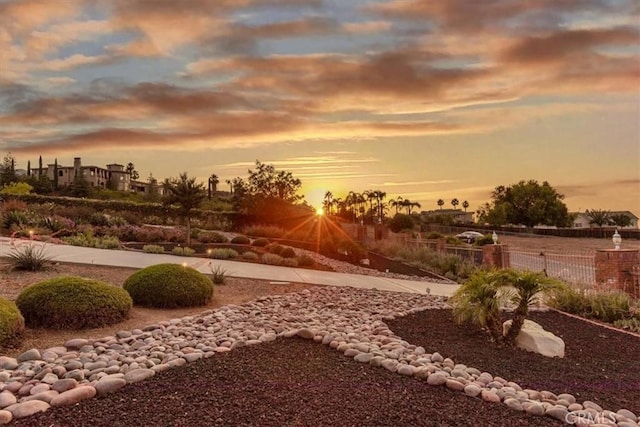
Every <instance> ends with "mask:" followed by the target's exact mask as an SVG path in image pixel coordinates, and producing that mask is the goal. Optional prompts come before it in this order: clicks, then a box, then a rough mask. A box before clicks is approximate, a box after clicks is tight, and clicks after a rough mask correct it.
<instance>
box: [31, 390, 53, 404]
mask: <svg viewBox="0 0 640 427" xmlns="http://www.w3.org/2000/svg"><path fill="white" fill-rule="evenodd" d="M59 394H60V393H58V392H57V391H55V390H48V391H43V392H42V393H38V394H32V395H31V396H27V397H25V398H24V399H22V401H23V402H26V401H28V400H42V401H43V402H47V403H49V404H50V403H51V400H52V399H53V398H54V397H56V396H58V395H59Z"/></svg>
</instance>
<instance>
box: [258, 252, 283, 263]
mask: <svg viewBox="0 0 640 427" xmlns="http://www.w3.org/2000/svg"><path fill="white" fill-rule="evenodd" d="M283 261H284V258H282V257H281V256H280V255H276V254H271V253H267V254H264V255H262V262H264V263H265V264H269V265H282V263H283Z"/></svg>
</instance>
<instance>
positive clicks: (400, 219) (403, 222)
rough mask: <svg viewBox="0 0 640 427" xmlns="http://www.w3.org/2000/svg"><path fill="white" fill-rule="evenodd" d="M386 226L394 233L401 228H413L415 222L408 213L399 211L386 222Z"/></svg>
mask: <svg viewBox="0 0 640 427" xmlns="http://www.w3.org/2000/svg"><path fill="white" fill-rule="evenodd" d="M387 227H389V230H391V231H393V232H394V233H399V232H401V231H403V230H413V228H414V227H415V222H414V221H413V218H411V216H410V215H407V214H401V213H399V214H396V215H395V216H394V217H393V218H392V219H390V220H389V221H388V222H387Z"/></svg>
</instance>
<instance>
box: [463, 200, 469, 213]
mask: <svg viewBox="0 0 640 427" xmlns="http://www.w3.org/2000/svg"><path fill="white" fill-rule="evenodd" d="M462 207H463V208H464V211H465V212H466V211H467V208H468V207H469V202H467V201H466V200H465V201H464V202H462Z"/></svg>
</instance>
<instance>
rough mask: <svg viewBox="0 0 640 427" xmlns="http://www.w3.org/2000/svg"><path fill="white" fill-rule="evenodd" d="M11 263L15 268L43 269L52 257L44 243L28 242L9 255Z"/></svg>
mask: <svg viewBox="0 0 640 427" xmlns="http://www.w3.org/2000/svg"><path fill="white" fill-rule="evenodd" d="M7 257H8V258H9V263H10V265H11V267H12V268H14V269H15V270H29V271H39V270H42V269H43V268H44V267H45V266H46V264H47V262H49V261H51V257H50V256H48V255H47V253H46V250H45V247H44V245H36V244H28V245H25V246H21V247H18V248H15V249H12V250H11V252H9V254H8V255H7Z"/></svg>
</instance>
